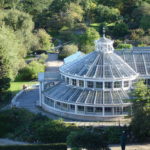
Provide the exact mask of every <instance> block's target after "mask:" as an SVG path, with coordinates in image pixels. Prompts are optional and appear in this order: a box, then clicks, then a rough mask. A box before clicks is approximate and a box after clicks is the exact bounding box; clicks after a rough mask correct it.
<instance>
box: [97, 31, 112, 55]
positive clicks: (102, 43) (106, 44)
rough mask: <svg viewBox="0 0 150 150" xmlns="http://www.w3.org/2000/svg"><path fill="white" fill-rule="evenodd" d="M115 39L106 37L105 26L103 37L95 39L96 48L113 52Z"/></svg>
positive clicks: (104, 51)
mask: <svg viewBox="0 0 150 150" xmlns="http://www.w3.org/2000/svg"><path fill="white" fill-rule="evenodd" d="M113 43H114V41H112V40H110V39H108V38H106V37H105V28H103V37H102V38H100V39H99V40H96V41H95V50H96V51H98V52H102V53H113V51H114V47H113Z"/></svg>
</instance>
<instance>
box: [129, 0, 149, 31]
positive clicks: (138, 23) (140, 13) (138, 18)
mask: <svg viewBox="0 0 150 150" xmlns="http://www.w3.org/2000/svg"><path fill="white" fill-rule="evenodd" d="M149 9H150V4H149V3H146V2H143V3H142V4H141V5H140V6H138V7H137V8H136V9H134V11H133V13H132V18H133V20H134V24H135V27H138V28H139V27H142V28H143V29H147V28H148V27H149V22H148V20H146V19H149V16H150V13H149Z"/></svg>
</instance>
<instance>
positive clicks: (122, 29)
mask: <svg viewBox="0 0 150 150" xmlns="http://www.w3.org/2000/svg"><path fill="white" fill-rule="evenodd" d="M128 33H129V28H128V25H127V24H126V23H124V22H120V23H117V24H116V25H115V26H114V29H113V35H114V37H116V38H120V37H124V36H126V35H127V34H128Z"/></svg>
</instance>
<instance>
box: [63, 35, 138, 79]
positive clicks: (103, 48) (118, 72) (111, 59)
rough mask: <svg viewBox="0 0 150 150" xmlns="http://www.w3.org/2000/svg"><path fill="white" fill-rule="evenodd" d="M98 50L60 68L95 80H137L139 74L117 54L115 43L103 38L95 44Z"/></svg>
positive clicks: (71, 73) (66, 72)
mask: <svg viewBox="0 0 150 150" xmlns="http://www.w3.org/2000/svg"><path fill="white" fill-rule="evenodd" d="M95 45H96V46H95V47H96V50H95V51H94V52H91V53H89V54H87V55H84V56H82V57H80V58H78V59H76V60H74V61H72V62H70V63H67V64H64V65H63V66H62V67H60V71H61V72H62V73H65V74H68V75H72V76H79V77H83V78H94V79H105V78H106V79H108V78H111V79H112V78H114V79H116V78H117V79H118V78H119V79H122V78H131V77H132V78H134V77H135V78H136V77H137V76H138V74H137V73H136V72H135V71H134V70H133V69H132V68H131V67H130V66H129V65H128V64H127V63H126V62H125V61H124V60H123V59H122V58H121V57H120V56H118V55H117V54H115V53H113V51H114V48H113V41H111V40H110V39H107V38H105V37H102V38H101V39H99V40H97V41H96V42H95Z"/></svg>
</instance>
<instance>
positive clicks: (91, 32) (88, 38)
mask: <svg viewBox="0 0 150 150" xmlns="http://www.w3.org/2000/svg"><path fill="white" fill-rule="evenodd" d="M99 37H100V35H99V33H98V32H97V31H96V30H95V29H94V28H92V27H89V28H87V29H86V31H85V33H83V34H82V35H81V36H80V38H79V41H78V42H79V48H80V50H81V51H82V52H84V53H89V52H91V51H93V50H94V41H95V40H97V39H98V38H99Z"/></svg>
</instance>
